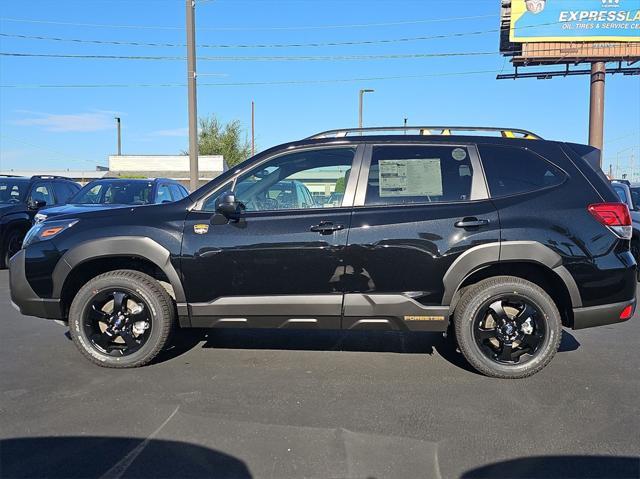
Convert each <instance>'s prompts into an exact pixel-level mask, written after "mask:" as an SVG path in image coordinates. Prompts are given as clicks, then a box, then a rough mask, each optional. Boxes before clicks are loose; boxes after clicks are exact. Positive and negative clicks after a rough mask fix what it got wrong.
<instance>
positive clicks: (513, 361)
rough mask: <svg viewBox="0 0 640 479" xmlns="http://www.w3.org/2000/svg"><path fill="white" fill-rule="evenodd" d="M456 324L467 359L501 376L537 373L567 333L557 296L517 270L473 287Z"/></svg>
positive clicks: (463, 300)
mask: <svg viewBox="0 0 640 479" xmlns="http://www.w3.org/2000/svg"><path fill="white" fill-rule="evenodd" d="M454 324H455V330H456V338H457V340H458V346H459V348H460V351H461V352H462V354H463V355H464V357H465V358H466V359H467V361H469V363H470V364H471V365H472V366H473V367H474V368H475V369H476V370H478V371H479V372H481V373H483V374H485V375H487V376H491V377H496V378H510V379H516V378H524V377H528V376H531V375H533V374H535V373H537V372H538V371H540V370H541V369H543V368H544V367H545V366H546V365H547V364H549V362H550V361H551V359H552V358H553V356H554V355H555V353H556V351H557V350H558V347H559V346H560V340H561V338H562V322H561V320H560V313H559V312H558V308H557V307H556V305H555V303H554V302H553V300H552V299H551V298H550V297H549V295H548V294H547V293H546V292H545V291H544V290H543V289H542V288H540V287H539V286H537V285H536V284H534V283H531V282H529V281H526V280H524V279H521V278H517V277H513V276H498V277H494V278H489V279H485V280H483V281H480V282H479V283H477V284H475V285H473V286H471V287H469V288H468V289H467V291H466V292H465V293H464V294H463V296H462V298H460V302H459V303H458V305H457V307H456V310H455V313H454Z"/></svg>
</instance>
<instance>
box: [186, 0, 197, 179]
mask: <svg viewBox="0 0 640 479" xmlns="http://www.w3.org/2000/svg"><path fill="white" fill-rule="evenodd" d="M186 7H187V89H188V91H189V172H190V174H189V178H190V179H189V186H190V188H191V191H195V190H197V189H198V186H199V184H200V175H199V173H198V101H197V96H196V21H195V16H196V12H195V10H196V2H195V0H186Z"/></svg>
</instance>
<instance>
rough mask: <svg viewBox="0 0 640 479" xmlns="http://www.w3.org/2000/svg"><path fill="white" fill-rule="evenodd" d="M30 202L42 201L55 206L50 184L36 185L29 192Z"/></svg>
mask: <svg viewBox="0 0 640 479" xmlns="http://www.w3.org/2000/svg"><path fill="white" fill-rule="evenodd" d="M30 199H31V201H44V202H45V203H46V204H47V205H53V204H55V203H54V201H53V194H52V192H51V184H50V183H36V184H35V185H34V186H33V189H32V190H31V198H30Z"/></svg>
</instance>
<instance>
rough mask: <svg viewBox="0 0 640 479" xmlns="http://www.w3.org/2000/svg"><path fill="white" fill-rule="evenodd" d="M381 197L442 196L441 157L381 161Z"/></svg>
mask: <svg viewBox="0 0 640 479" xmlns="http://www.w3.org/2000/svg"><path fill="white" fill-rule="evenodd" d="M378 164H379V172H378V175H379V180H380V185H379V189H380V198H385V197H390V196H442V193H443V191H442V170H441V168H440V159H439V158H425V159H410V160H380V161H379V163H378Z"/></svg>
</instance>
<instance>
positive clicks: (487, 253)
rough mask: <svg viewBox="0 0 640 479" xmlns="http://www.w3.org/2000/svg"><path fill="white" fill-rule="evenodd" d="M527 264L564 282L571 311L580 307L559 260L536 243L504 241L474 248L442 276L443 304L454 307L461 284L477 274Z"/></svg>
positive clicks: (569, 278) (573, 285) (565, 270)
mask: <svg viewBox="0 0 640 479" xmlns="http://www.w3.org/2000/svg"><path fill="white" fill-rule="evenodd" d="M516 261H518V262H528V263H536V264H540V265H542V266H545V267H546V268H548V269H549V270H551V271H552V272H553V273H554V274H556V275H557V276H558V277H559V278H560V279H561V280H562V282H563V283H564V285H565V286H566V288H567V291H568V292H569V297H570V298H571V304H572V307H574V308H579V307H582V298H581V297H580V292H579V290H578V285H577V284H576V282H575V280H574V279H573V277H572V276H571V274H570V273H569V271H568V270H567V269H566V268H565V267H564V266H563V265H562V257H561V256H560V255H559V254H558V253H556V252H555V251H553V250H552V249H551V248H549V247H548V246H545V245H543V244H542V243H539V242H537V241H503V242H502V243H499V242H495V243H487V244H483V245H479V246H475V247H473V248H471V249H469V250H467V251H465V252H464V253H462V254H461V255H460V256H459V257H458V258H457V259H456V260H455V261H454V262H453V264H452V265H451V266H450V267H449V269H448V270H447V272H446V273H445V275H444V278H443V283H444V295H443V298H442V304H443V305H452V306H454V303H455V302H456V301H455V300H456V299H457V296H458V295H457V294H456V293H458V291H459V289H460V285H461V284H462V283H463V282H464V280H465V279H466V278H468V277H469V276H470V275H471V274H473V273H475V272H476V271H478V270H480V269H482V268H484V267H487V266H490V265H493V264H496V263H501V262H505V263H506V262H516Z"/></svg>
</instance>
